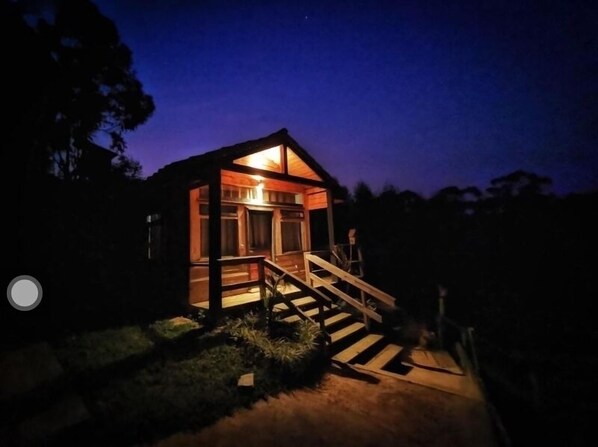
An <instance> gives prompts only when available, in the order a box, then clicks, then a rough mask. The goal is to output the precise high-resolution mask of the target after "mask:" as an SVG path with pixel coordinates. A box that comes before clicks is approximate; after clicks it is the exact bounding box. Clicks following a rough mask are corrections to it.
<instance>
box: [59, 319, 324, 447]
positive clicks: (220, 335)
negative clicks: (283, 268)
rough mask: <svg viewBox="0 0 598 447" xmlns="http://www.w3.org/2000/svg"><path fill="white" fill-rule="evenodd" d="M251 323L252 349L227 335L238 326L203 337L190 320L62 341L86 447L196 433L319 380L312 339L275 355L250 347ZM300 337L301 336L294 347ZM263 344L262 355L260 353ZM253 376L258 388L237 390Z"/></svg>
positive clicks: (254, 333)
mask: <svg viewBox="0 0 598 447" xmlns="http://www.w3.org/2000/svg"><path fill="white" fill-rule="evenodd" d="M256 321H257V319H255V318H252V319H251V322H250V324H248V325H247V324H245V326H247V327H251V330H250V331H248V333H250V336H251V341H253V342H254V343H248V340H247V339H244V338H243V337H239V334H238V333H235V334H231V332H230V329H231V328H238V327H239V325H240V324H239V323H238V322H237V323H236V324H235V323H233V324H231V322H229V323H228V324H227V325H225V327H221V328H218V329H216V330H214V331H213V332H207V333H204V332H203V331H202V330H201V329H200V326H199V325H198V324H197V323H195V322H193V321H190V320H187V321H182V322H181V321H176V323H173V322H172V321H168V320H164V321H159V322H156V323H154V324H151V325H149V326H148V327H144V328H142V327H139V326H127V327H121V328H116V329H110V330H105V331H99V332H90V333H85V334H80V335H77V336H71V337H68V338H66V339H63V340H61V341H59V342H58V343H57V344H56V345H55V350H56V353H57V356H58V358H59V360H60V362H61V363H62V364H63V365H64V367H65V369H66V374H67V376H70V378H71V379H72V380H70V381H69V382H70V383H74V384H75V388H76V390H77V391H78V393H79V394H80V395H81V396H82V397H83V399H84V401H85V402H86V404H87V406H88V409H89V410H90V412H91V414H92V422H91V423H90V424H89V426H87V427H85V429H84V430H82V432H84V433H81V435H82V436H84V439H85V441H86V442H87V443H88V442H89V441H96V442H97V443H98V444H105V443H109V444H121V443H133V442H148V441H152V440H156V439H159V438H161V437H164V436H166V435H168V434H170V433H173V432H176V431H181V430H192V429H199V428H201V427H204V426H207V425H209V424H211V423H213V422H215V421H216V420H218V419H219V418H221V417H223V416H225V415H228V414H230V413H231V412H232V411H233V410H234V409H235V408H238V407H242V406H249V405H251V404H252V403H253V402H255V401H256V400H258V399H260V398H263V397H264V396H266V395H273V394H276V393H279V392H280V391H282V390H285V389H289V388H293V387H299V386H304V385H307V384H313V383H314V382H315V381H317V379H318V378H319V377H320V373H321V372H323V368H321V367H320V366H321V365H322V363H323V362H320V357H318V356H315V355H312V354H313V353H314V352H317V346H315V348H314V343H313V340H311V341H309V340H308V345H309V349H308V350H305V349H303V350H301V349H297V348H293V349H290V348H289V344H287V345H285V346H281V348H280V352H281V355H277V353H276V352H274V351H273V349H278V348H273V346H278V345H277V344H274V345H273V344H271V343H269V342H268V343H263V342H258V344H257V345H256V344H255V340H256V339H258V340H259V338H260V337H263V338H267V337H266V336H265V334H264V333H263V331H261V329H260V328H259V327H256ZM260 331H261V334H260ZM237 332H238V331H237ZM232 335H234V337H233V336H232ZM304 338H305V337H304V336H299V337H298V338H297V344H303V343H304V342H305V341H304V340H303V339H304ZM277 343H278V342H277ZM261 345H265V346H267V351H264V350H262V351H260V348H259V346H261ZM256 346H257V347H256ZM312 351H313V352H312ZM289 352H300V353H301V354H300V357H301V358H300V359H297V358H293V356H292V355H291V356H290V357H291V358H290V360H289V358H288V357H289ZM306 354H307V355H306ZM281 359H282V360H281ZM250 372H253V373H254V374H255V386H254V387H253V388H239V387H237V380H238V378H239V376H241V375H242V374H245V373H250ZM308 372H309V373H310V374H307V373H308ZM312 372H313V374H311V373H312ZM89 430H91V432H90V431H89ZM91 433H93V435H91Z"/></svg>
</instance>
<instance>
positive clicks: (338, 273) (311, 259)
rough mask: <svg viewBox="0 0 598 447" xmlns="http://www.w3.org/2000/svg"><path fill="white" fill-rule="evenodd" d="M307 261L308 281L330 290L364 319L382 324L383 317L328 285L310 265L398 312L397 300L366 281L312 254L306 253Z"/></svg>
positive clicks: (306, 272)
mask: <svg viewBox="0 0 598 447" xmlns="http://www.w3.org/2000/svg"><path fill="white" fill-rule="evenodd" d="M303 255H304V257H305V261H306V270H305V275H306V280H307V281H309V282H310V283H311V284H312V285H313V284H315V285H317V286H321V287H324V288H325V289H327V290H329V291H330V292H332V293H333V294H335V295H336V296H338V297H339V298H341V299H343V300H344V301H345V302H347V303H348V304H350V305H351V306H353V307H355V308H356V309H357V310H359V311H360V312H361V313H362V314H363V315H364V317H365V316H367V317H369V318H371V319H373V320H374V321H377V322H379V323H382V315H380V314H379V313H377V312H376V311H374V310H373V309H370V308H369V307H368V306H366V305H364V304H363V303H360V302H359V301H358V300H357V299H355V298H353V297H352V296H350V295H348V294H347V293H345V292H343V291H342V290H339V289H338V288H336V287H334V285H332V284H330V283H328V282H327V281H325V280H323V279H322V278H320V277H319V276H317V275H316V274H314V273H313V272H312V271H311V268H310V266H309V264H310V263H313V264H315V265H317V266H318V267H320V268H321V269H324V270H326V271H327V272H328V273H330V274H331V275H333V276H335V277H337V278H339V279H341V280H343V281H345V282H347V283H349V284H351V285H352V286H354V287H356V288H357V289H359V290H360V291H362V292H364V293H365V294H366V295H369V296H371V297H372V298H374V299H376V300H378V301H380V302H381V303H384V304H385V305H386V306H387V307H388V308H389V309H390V310H396V309H397V306H396V304H395V301H396V299H395V298H394V297H392V296H390V295H389V294H387V293H386V292H383V291H382V290H380V289H378V288H377V287H374V286H372V285H371V284H369V283H367V282H365V281H364V280H362V279H360V278H357V277H356V276H354V275H353V274H351V273H349V272H346V271H344V270H342V269H341V268H339V267H337V266H335V265H333V264H332V263H330V262H328V261H326V260H324V259H322V258H320V257H318V256H315V255H313V254H312V253H309V252H305V253H304V254H303Z"/></svg>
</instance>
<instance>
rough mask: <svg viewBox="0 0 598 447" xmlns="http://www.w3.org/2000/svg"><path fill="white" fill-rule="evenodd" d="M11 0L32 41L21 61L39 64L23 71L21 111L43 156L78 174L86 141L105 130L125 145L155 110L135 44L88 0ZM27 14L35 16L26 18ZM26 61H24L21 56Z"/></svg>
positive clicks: (22, 36) (115, 143) (70, 175)
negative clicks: (135, 64)
mask: <svg viewBox="0 0 598 447" xmlns="http://www.w3.org/2000/svg"><path fill="white" fill-rule="evenodd" d="M35 6H36V5H35V3H31V2H29V3H27V2H15V3H14V4H12V5H10V6H9V7H8V8H9V11H8V13H9V14H8V15H7V16H8V20H11V22H10V26H11V28H12V29H14V31H15V32H16V33H17V38H18V39H19V41H23V42H24V46H23V48H22V51H23V52H24V53H26V54H27V57H28V58H29V60H24V61H22V59H24V56H23V55H22V54H16V55H15V56H14V58H15V59H17V60H16V61H12V62H15V65H17V66H19V67H22V69H23V71H24V72H25V71H26V70H27V68H26V67H31V68H33V67H35V68H36V70H34V71H33V72H31V73H23V74H24V76H23V77H21V78H20V79H16V80H15V81H16V82H15V84H14V88H15V89H16V90H17V92H18V91H19V90H21V89H22V90H24V91H25V90H27V89H29V90H31V93H29V94H25V95H22V97H21V99H22V101H23V104H21V105H20V107H19V110H23V115H22V116H21V115H17V116H16V117H15V118H16V119H17V120H19V122H18V123H17V127H18V128H19V131H21V132H27V131H29V132H31V131H32V130H33V132H32V133H33V135H34V137H33V138H32V140H31V143H32V148H33V151H34V152H35V154H34V155H35V157H34V158H35V160H38V163H40V164H44V165H46V166H47V161H44V159H48V158H49V159H51V160H52V162H53V163H55V169H56V173H57V174H59V176H60V177H62V178H64V179H67V180H70V179H76V178H78V175H79V172H78V168H79V161H80V160H81V156H82V154H83V152H84V151H85V150H86V145H87V144H88V143H89V142H90V141H92V140H93V139H95V138H97V137H98V136H99V135H104V136H105V137H106V138H108V139H109V140H110V147H111V149H113V150H115V151H116V152H118V153H122V152H123V151H124V150H125V148H126V143H125V140H124V134H125V133H126V132H129V131H132V130H134V129H135V128H137V127H138V126H139V125H140V124H143V123H144V122H145V121H146V120H147V119H148V118H149V117H150V116H151V115H152V113H153V111H154V102H153V99H152V97H151V96H149V95H147V94H146V93H145V92H144V91H143V86H142V84H141V82H140V81H139V80H138V79H137V76H136V74H135V72H134V70H133V68H132V55H131V51H130V49H129V48H128V47H127V46H126V45H125V44H123V43H122V42H121V40H120V37H119V34H118V31H117V29H116V27H115V25H114V23H113V22H112V21H111V20H110V19H108V18H106V17H105V16H103V15H102V14H101V13H100V12H99V10H98V8H97V7H96V6H95V5H94V4H93V3H91V2H90V1H88V0H58V1H55V2H51V3H50V8H48V3H45V5H44V6H45V7H40V6H39V5H38V8H36V7H35ZM25 18H26V19H27V20H25ZM21 62H24V64H21Z"/></svg>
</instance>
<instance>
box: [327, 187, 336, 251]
mask: <svg viewBox="0 0 598 447" xmlns="http://www.w3.org/2000/svg"><path fill="white" fill-rule="evenodd" d="M326 202H327V207H326V217H327V220H328V245H329V248H330V253H332V251H333V250H334V220H333V218H332V205H333V198H332V190H330V189H327V190H326Z"/></svg>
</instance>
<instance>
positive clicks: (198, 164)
mask: <svg viewBox="0 0 598 447" xmlns="http://www.w3.org/2000/svg"><path fill="white" fill-rule="evenodd" d="M278 145H284V146H286V147H289V148H291V149H292V150H293V152H295V154H297V156H299V157H300V158H301V159H302V160H303V161H304V162H305V163H306V164H307V165H308V166H309V167H310V168H311V169H312V170H313V171H314V172H315V173H316V174H317V175H318V176H319V177H320V178H321V179H322V183H323V184H324V185H326V186H329V187H332V188H335V187H337V186H338V182H337V181H336V179H335V178H333V177H332V176H331V175H330V174H328V172H326V170H325V169H324V168H323V167H322V166H321V165H320V164H319V163H318V162H317V161H316V160H314V158H313V157H312V156H311V155H309V154H308V153H307V151H306V150H305V149H303V148H302V147H301V146H300V145H299V143H297V142H296V141H295V140H294V139H293V138H292V137H291V136H290V135H289V133H288V131H287V129H284V128H283V129H280V130H279V131H278V132H274V133H272V134H270V135H268V136H266V137H263V138H258V139H256V140H250V141H245V142H243V143H239V144H235V145H233V146H226V147H222V148H220V149H217V150H214V151H210V152H206V153H204V154H200V155H195V156H193V157H189V158H186V159H184V160H179V161H175V162H173V163H170V164H168V165H166V166H164V167H163V168H161V169H159V170H158V171H157V172H156V173H155V174H154V175H152V176H151V177H149V179H148V180H150V181H152V182H154V181H157V182H162V181H170V180H173V179H175V178H178V179H180V180H182V181H193V180H199V179H200V178H199V176H201V175H202V174H206V173H208V172H209V171H210V170H212V169H216V168H226V167H227V166H231V165H232V164H233V162H234V161H235V160H237V159H239V158H241V157H245V156H247V155H250V154H253V153H256V152H260V151H262V150H265V149H268V148H271V147H273V146H278ZM193 177H197V178H193Z"/></svg>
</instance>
